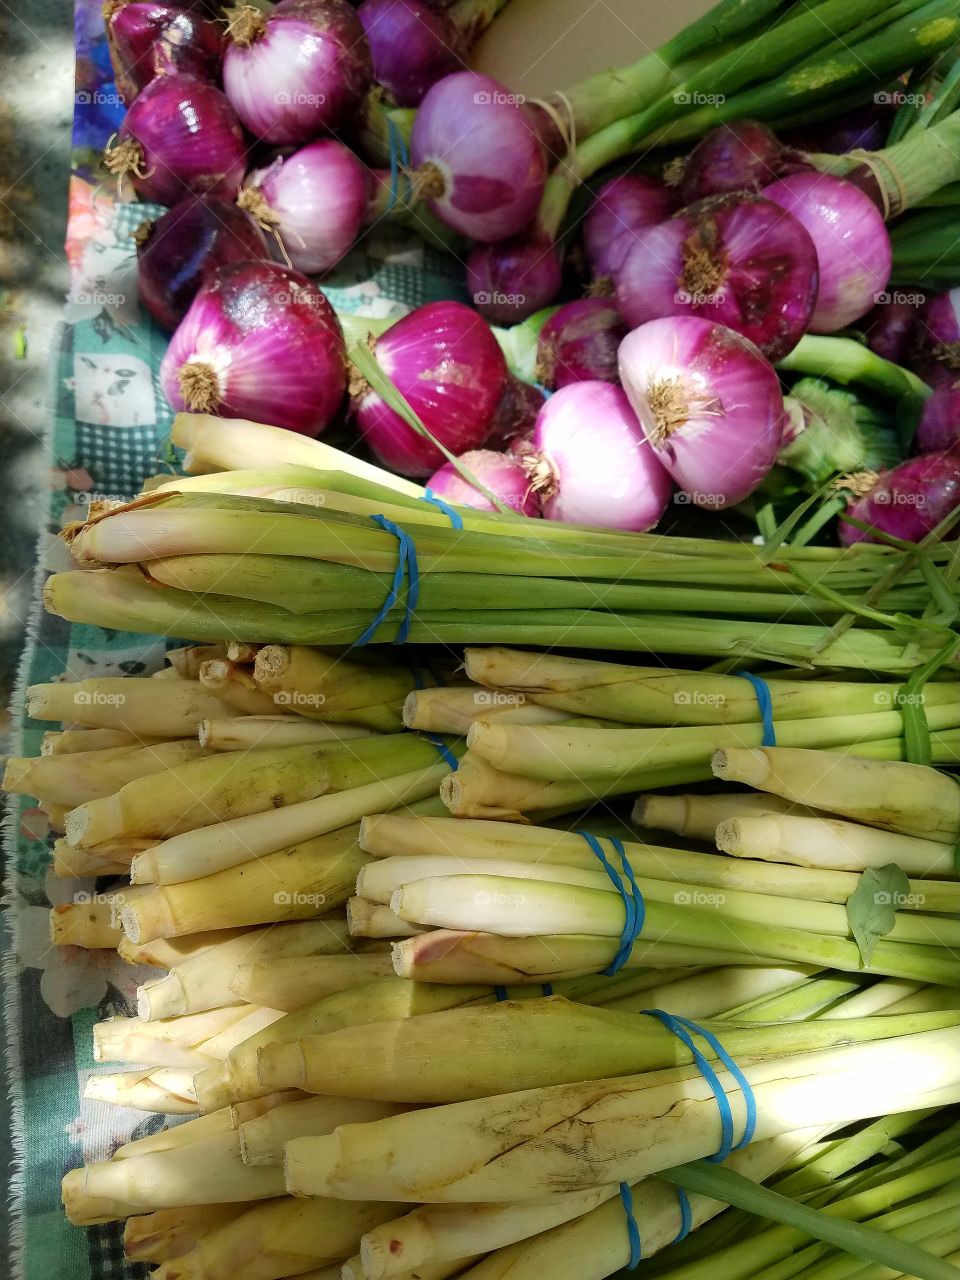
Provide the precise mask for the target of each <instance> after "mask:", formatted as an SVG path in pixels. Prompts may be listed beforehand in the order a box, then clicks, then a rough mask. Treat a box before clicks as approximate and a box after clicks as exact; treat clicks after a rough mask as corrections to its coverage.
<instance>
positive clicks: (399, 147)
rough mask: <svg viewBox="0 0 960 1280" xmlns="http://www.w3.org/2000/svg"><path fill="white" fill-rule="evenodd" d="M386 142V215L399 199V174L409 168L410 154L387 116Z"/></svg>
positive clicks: (390, 117) (403, 139)
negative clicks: (387, 144)
mask: <svg viewBox="0 0 960 1280" xmlns="http://www.w3.org/2000/svg"><path fill="white" fill-rule="evenodd" d="M387 141H388V142H389V144H390V199H389V201H388V202H387V213H389V212H390V210H391V209H392V208H393V206H394V205H395V204H396V203H397V200H398V199H399V198H400V174H401V172H402V171H403V170H404V169H407V168H409V166H410V153H409V152H408V150H407V143H406V139H405V138H404V136H403V134H402V133H401V132H400V130H399V129H398V128H397V126H396V124H395V122H394V120H393V117H392V116H391V115H389V114H388V115H387Z"/></svg>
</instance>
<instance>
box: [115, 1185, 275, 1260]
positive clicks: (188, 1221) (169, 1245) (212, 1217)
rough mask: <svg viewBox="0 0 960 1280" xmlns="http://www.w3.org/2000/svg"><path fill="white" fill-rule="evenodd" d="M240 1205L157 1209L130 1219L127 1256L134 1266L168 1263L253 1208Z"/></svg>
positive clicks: (125, 1230)
mask: <svg viewBox="0 0 960 1280" xmlns="http://www.w3.org/2000/svg"><path fill="white" fill-rule="evenodd" d="M253 1203H254V1202H253V1201H251V1200H241V1201H240V1202H239V1203H238V1204H200V1205H183V1206H181V1207H179V1208H176V1209H156V1210H154V1212H153V1213H146V1214H137V1215H136V1216H134V1217H132V1218H128V1219H127V1221H126V1222H125V1223H124V1227H123V1253H124V1257H126V1258H127V1259H129V1261H130V1262H167V1261H168V1260H169V1259H171V1258H179V1257H180V1256H181V1255H182V1254H184V1253H188V1252H189V1251H190V1250H191V1249H193V1248H195V1247H196V1245H197V1244H198V1243H199V1241H200V1240H201V1238H202V1237H203V1236H205V1235H208V1234H209V1233H210V1232H211V1231H215V1230H216V1229H217V1227H222V1226H224V1225H225V1224H226V1223H228V1222H232V1221H233V1220H234V1218H239V1217H240V1215H241V1214H242V1213H246V1212H247V1210H248V1209H250V1208H251V1207H252V1206H253Z"/></svg>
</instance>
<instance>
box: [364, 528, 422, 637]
mask: <svg viewBox="0 0 960 1280" xmlns="http://www.w3.org/2000/svg"><path fill="white" fill-rule="evenodd" d="M370 519H371V520H373V521H374V522H375V523H376V524H378V525H379V526H380V528H381V529H385V530H386V532H387V533H392V534H393V536H394V537H395V538H396V539H397V543H398V551H397V568H396V571H395V572H394V575H393V583H392V585H391V587H390V593H389V595H388V596H387V598H386V600H384V602H383V605H382V607H381V609H380V611H379V612H378V614H377V616H376V617H375V618H374V620H373V621H372V622H371V623H370V625H369V627H367V629H366V631H364V633H363V635H362V636H361V637H360V638H359V640H356V641H355V642H354V647H355V648H357V649H360V648H362V647H363V645H365V644H369V643H370V641H371V640H372V639H373V637H374V636H375V635H376V633H377V630H378V629H379V627H380V626H381V624H382V623H383V621H384V619H385V618H386V617H387V614H388V613H389V612H390V610H391V609H392V608H393V606H394V605H395V604H396V603H397V601H398V600H399V599H400V589H401V587H402V586H403V580H404V578H406V580H407V610H406V613H405V614H404V618H403V622H402V623H401V624H400V629H399V630H398V631H397V635H396V639H395V640H394V642H393V643H394V644H404V643H405V642H406V639H407V636H408V635H409V634H410V624H411V622H412V621H413V611H414V609H416V607H417V601H418V600H419V598H420V566H419V565H418V564H417V549H416V547H415V546H414V545H413V539H412V538H411V537H410V535H409V533H407V531H406V529H401V528H400V526H399V525H398V524H394V523H393V521H392V520H388V519H387V517H386V516H371V517H370Z"/></svg>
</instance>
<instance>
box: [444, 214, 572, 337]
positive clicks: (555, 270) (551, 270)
mask: <svg viewBox="0 0 960 1280" xmlns="http://www.w3.org/2000/svg"><path fill="white" fill-rule="evenodd" d="M562 281H563V268H562V264H561V260H560V251H559V249H558V248H557V246H556V245H555V244H553V243H552V241H550V240H546V239H544V238H543V237H538V236H532V235H531V236H512V237H511V238H510V239H509V240H500V241H498V242H497V243H496V244H478V245H476V246H475V248H474V250H473V252H472V253H471V254H470V257H469V258H468V259H467V290H468V291H469V293H470V296H471V298H472V299H473V305H474V306H475V307H476V308H477V310H478V311H479V312H480V314H481V315H483V316H486V318H487V319H488V320H489V321H490V322H491V324H514V323H516V322H517V321H518V320H524V319H526V317H527V316H532V315H533V313H534V312H535V311H539V310H540V308H541V307H545V306H548V305H549V303H551V302H552V301H553V300H554V298H555V297H556V296H557V294H558V293H559V292H560V285H561V283H562Z"/></svg>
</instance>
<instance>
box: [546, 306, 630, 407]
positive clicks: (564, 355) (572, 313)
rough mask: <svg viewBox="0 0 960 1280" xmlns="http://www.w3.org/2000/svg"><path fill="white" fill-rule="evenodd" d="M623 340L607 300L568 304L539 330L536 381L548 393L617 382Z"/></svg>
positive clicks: (617, 317) (620, 326) (621, 327)
mask: <svg viewBox="0 0 960 1280" xmlns="http://www.w3.org/2000/svg"><path fill="white" fill-rule="evenodd" d="M626 336H627V328H626V325H625V324H624V323H623V321H622V320H621V318H620V313H619V311H618V310H617V308H616V307H615V306H614V305H613V303H612V302H611V301H610V300H609V299H607V298H579V299H578V300H577V301H576V302H568V303H567V304H566V305H565V306H562V307H561V308H560V309H559V311H555V312H554V314H553V315H552V316H551V317H550V319H549V320H548V321H547V323H546V324H545V325H544V326H543V328H542V329H541V330H540V338H539V341H538V344H537V380H538V381H539V382H541V383H542V384H543V386H545V387H549V388H550V389H551V390H559V389H560V388H561V387H565V386H567V385H568V384H569V383H571V382H594V381H599V382H619V381H620V372H619V369H618V367H617V351H618V349H619V347H620V343H621V342H622V341H623V339H624V338H625V337H626Z"/></svg>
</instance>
